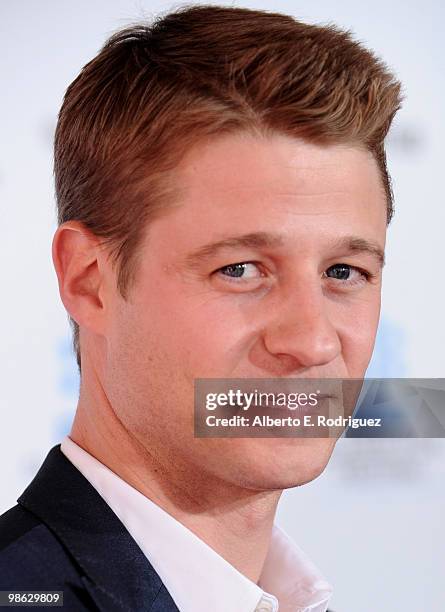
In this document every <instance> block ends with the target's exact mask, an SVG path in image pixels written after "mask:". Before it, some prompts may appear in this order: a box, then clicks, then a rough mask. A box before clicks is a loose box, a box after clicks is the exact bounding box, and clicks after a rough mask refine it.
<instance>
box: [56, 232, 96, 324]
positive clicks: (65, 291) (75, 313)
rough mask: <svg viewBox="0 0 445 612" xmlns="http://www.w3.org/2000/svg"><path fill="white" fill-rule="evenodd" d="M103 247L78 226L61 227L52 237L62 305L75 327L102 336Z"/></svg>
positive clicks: (94, 237) (93, 236) (90, 233)
mask: <svg viewBox="0 0 445 612" xmlns="http://www.w3.org/2000/svg"><path fill="white" fill-rule="evenodd" d="M102 250H103V247H101V246H100V240H99V238H98V237H97V236H95V235H94V234H92V232H90V231H89V230H88V229H87V228H86V227H85V226H84V225H83V224H82V223H81V222H79V221H67V222H65V223H62V224H61V225H60V226H59V227H58V228H57V231H56V233H55V234H54V238H53V243H52V258H53V263H54V267H55V270H56V274H57V279H58V283H59V293H60V297H61V299H62V302H63V305H64V306H65V308H66V310H67V312H68V313H69V314H70V316H71V317H72V318H73V319H74V320H75V321H76V322H77V323H78V325H79V326H82V327H85V328H88V329H90V330H91V331H92V332H94V333H97V334H100V335H102V334H103V331H104V323H105V320H104V318H105V308H104V303H103V295H102V294H103V293H105V292H103V287H104V285H105V282H104V281H105V279H104V270H102V266H101V262H103V260H104V258H103V254H102V256H101V252H102Z"/></svg>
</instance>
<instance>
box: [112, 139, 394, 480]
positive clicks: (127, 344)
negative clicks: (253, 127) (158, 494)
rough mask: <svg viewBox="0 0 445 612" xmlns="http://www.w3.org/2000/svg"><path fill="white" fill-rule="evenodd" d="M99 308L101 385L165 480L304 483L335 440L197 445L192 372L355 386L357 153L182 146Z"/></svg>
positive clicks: (364, 260)
mask: <svg viewBox="0 0 445 612" xmlns="http://www.w3.org/2000/svg"><path fill="white" fill-rule="evenodd" d="M175 178H176V181H177V184H178V185H180V188H181V196H180V204H179V206H177V207H175V208H171V209H169V210H168V211H167V212H166V213H165V214H164V215H163V216H162V217H160V218H158V219H157V220H155V221H153V222H152V223H151V224H150V225H149V227H148V228H147V232H146V236H145V241H144V243H143V245H142V247H141V249H142V250H141V259H140V261H141V264H140V269H139V271H138V277H137V282H136V284H135V285H134V287H133V289H132V292H131V295H130V298H129V300H128V301H124V300H123V299H122V298H120V296H119V294H118V293H117V292H116V293H115V295H114V297H113V300H112V302H111V304H110V309H109V319H108V328H107V338H106V344H105V346H106V349H105V350H106V354H104V356H103V357H104V359H103V373H102V375H103V386H104V390H105V393H106V394H107V397H108V399H109V401H110V402H111V405H112V407H113V409H114V410H115V412H116V414H117V415H118V417H119V418H120V420H121V421H122V423H123V424H124V425H125V427H126V428H127V429H128V430H129V431H130V432H131V433H132V434H134V435H135V436H136V438H137V439H138V440H139V442H141V444H142V445H143V446H144V447H145V448H146V449H147V450H148V452H149V453H150V454H151V455H152V456H154V457H156V460H157V461H158V462H159V464H160V465H161V466H162V467H163V468H164V469H166V470H171V469H172V467H173V468H174V469H175V470H178V471H183V472H185V471H187V472H189V473H190V474H194V475H195V476H194V478H197V479H198V478H199V477H201V476H203V475H204V476H212V477H217V478H218V479H222V480H224V481H226V482H230V483H232V484H235V485H237V486H238V485H241V486H243V487H247V488H250V489H265V490H268V489H281V488H286V487H291V486H295V485H297V484H302V483H304V482H307V481H308V480H311V479H312V478H314V477H316V476H317V475H318V474H319V473H320V472H321V471H322V470H323V468H324V467H325V465H326V463H327V461H328V459H329V456H330V454H331V452H332V448H333V445H334V443H335V441H334V440H333V439H321V438H320V439H312V440H310V439H305V440H304V439H298V438H293V439H283V438H281V439H280V438H274V439H270V438H269V439H264V438H257V439H244V438H232V439H202V438H194V436H193V387H194V379H195V378H246V377H247V378H280V377H285V378H290V377H303V378H305V377H307V378H325V377H327V378H334V377H339V378H346V377H354V378H360V377H362V376H363V375H364V373H365V370H366V367H367V365H368V362H369V360H370V357H371V353H372V349H373V345H374V339H375V333H376V328H377V323H378V318H379V311H380V291H381V261H380V259H379V256H378V250H380V251H381V252H383V250H384V246H385V234H386V200H385V194H384V191H383V187H382V184H381V179H380V176H379V172H378V169H377V164H376V162H375V160H374V159H373V158H372V157H371V155H370V154H369V153H368V152H365V151H363V150H361V149H358V148H352V147H340V146H329V147H327V146H316V145H313V144H308V143H304V142H301V141H297V140H295V139H292V138H289V137H285V136H279V135H275V136H273V137H268V138H259V137H258V138H254V137H253V136H248V135H242V134H240V135H229V136H225V137H220V138H218V139H215V140H213V141H211V142H208V143H206V144H200V145H197V146H196V147H195V148H194V149H192V150H191V151H189V153H188V154H187V155H186V157H185V158H184V159H183V161H182V162H181V164H180V166H179V168H178V169H177V172H176V173H175Z"/></svg>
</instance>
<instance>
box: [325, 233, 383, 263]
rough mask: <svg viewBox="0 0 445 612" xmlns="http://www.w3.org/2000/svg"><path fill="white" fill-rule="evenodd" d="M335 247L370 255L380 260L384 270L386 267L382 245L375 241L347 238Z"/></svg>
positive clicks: (338, 242)
mask: <svg viewBox="0 0 445 612" xmlns="http://www.w3.org/2000/svg"><path fill="white" fill-rule="evenodd" d="M333 246H334V248H336V249H341V250H345V251H352V253H368V254H369V255H372V256H373V257H375V258H376V259H377V260H378V262H379V264H380V266H381V267H382V268H383V266H384V265H385V253H384V251H383V249H382V248H381V247H380V245H379V244H378V243H377V242H374V241H373V240H366V239H365V238H359V237H358V236H346V237H344V238H341V239H340V240H338V241H337V242H335V243H334V245H333Z"/></svg>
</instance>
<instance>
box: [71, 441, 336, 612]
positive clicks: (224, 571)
mask: <svg viewBox="0 0 445 612" xmlns="http://www.w3.org/2000/svg"><path fill="white" fill-rule="evenodd" d="M61 450H62V452H63V453H64V454H65V456H66V457H67V458H68V459H69V460H70V461H71V463H72V464H73V465H74V466H75V467H76V468H77V469H78V470H79V471H80V472H81V473H82V474H83V476H84V477H85V478H86V479H87V480H88V481H89V482H90V484H91V485H92V486H93V487H94V488H95V489H96V490H97V492H98V493H99V494H100V495H101V497H102V498H103V499H104V500H105V502H106V503H107V504H108V505H109V506H110V508H111V509H112V510H113V512H114V513H115V514H116V515H117V516H118V517H119V519H120V520H121V522H122V523H123V524H124V526H125V527H126V529H127V530H128V532H129V533H130V535H131V536H132V537H133V539H134V540H135V541H136V543H137V544H138V546H139V547H140V548H141V550H142V552H143V553H144V555H145V556H146V557H147V558H148V559H149V561H150V563H151V565H152V566H153V568H154V569H155V571H156V573H157V574H158V575H159V577H160V578H161V580H162V582H163V583H164V585H165V586H166V588H167V590H168V591H169V593H170V595H171V596H172V598H173V599H174V601H175V603H176V605H177V606H178V608H179V609H180V610H181V612H196V611H197V610H212V611H213V612H227V610H230V611H231V612H254V611H255V610H258V611H259V610H260V609H261V610H263V609H264V610H271V611H273V610H274V609H276V607H277V606H276V603H275V598H276V599H277V600H278V601H279V610H280V612H325V610H326V608H327V604H328V601H329V598H330V596H331V594H332V587H331V586H330V585H329V584H328V583H327V582H326V580H325V579H324V578H323V577H322V576H321V574H320V573H319V571H318V570H317V569H316V567H315V566H314V564H313V563H312V562H311V561H310V560H309V559H308V558H307V556H306V555H305V553H304V552H303V551H302V550H301V549H300V548H299V547H297V546H296V544H295V543H294V542H293V541H292V540H291V539H290V538H289V537H288V536H287V535H286V534H285V532H284V531H283V530H282V529H281V528H279V527H278V526H277V525H274V527H273V530H272V537H271V542H270V546H269V550H268V553H267V557H266V560H265V563H264V566H263V571H262V573H261V576H260V579H259V581H258V584H255V583H254V582H252V581H251V580H249V579H248V578H247V577H246V576H244V575H243V574H241V573H240V572H239V571H238V570H237V569H236V568H235V567H233V566H232V565H231V564H230V563H228V562H227V561H226V560H225V559H224V558H223V557H221V556H220V555H219V554H218V553H216V552H215V551H214V550H213V549H212V548H211V547H210V546H208V545H207V544H206V543H205V542H204V541H203V540H201V539H200V538H198V537H197V536H196V535H195V534H194V533H193V532H192V531H190V530H189V529H188V528H186V527H185V526H184V525H182V524H181V523H180V522H179V521H177V520H176V519H175V518H173V517H172V516H171V515H170V514H168V513H167V512H166V511H165V510H163V509H162V508H160V507H159V506H158V505H156V504H155V503H154V502H152V501H151V500H150V499H148V498H147V497H145V496H144V495H142V493H140V492H139V491H138V490H137V489H135V488H134V487H132V486H131V485H129V484H128V483H126V482H125V481H124V480H122V479H121V478H120V477H119V476H117V474H115V473H114V472H112V471H111V470H110V469H109V468H107V467H106V466H105V465H104V464H102V463H100V462H99V461H97V459H95V458H94V457H93V456H92V455H90V454H89V453H87V452H86V451H85V450H83V449H82V448H81V447H80V446H78V445H77V444H76V443H75V442H73V441H72V440H71V438H69V437H68V436H67V437H66V438H64V440H63V441H62V444H61ZM191 585H193V586H192V587H191Z"/></svg>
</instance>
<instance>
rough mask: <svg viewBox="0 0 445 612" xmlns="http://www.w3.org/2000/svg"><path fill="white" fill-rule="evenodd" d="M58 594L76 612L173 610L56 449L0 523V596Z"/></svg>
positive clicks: (129, 542) (120, 529) (104, 508)
mask: <svg viewBox="0 0 445 612" xmlns="http://www.w3.org/2000/svg"><path fill="white" fill-rule="evenodd" d="M10 590H21V591H26V590H31V591H32V590H34V591H45V590H51V591H63V593H64V605H63V608H60V607H59V608H57V607H52V608H49V607H48V606H47V607H38V608H37V609H41V610H42V609H47V610H49V609H52V610H63V611H65V612H67V611H69V612H82V611H84V610H96V611H97V610H101V611H104V612H122V611H123V610H125V611H127V612H129V611H131V612H138V611H142V610H144V611H147V612H148V611H150V612H178V608H177V607H176V605H175V603H174V601H173V600H172V598H171V597H170V595H169V593H168V591H167V589H166V588H165V586H164V585H163V583H162V581H161V579H160V578H159V576H158V575H157V574H156V572H155V570H154V569H153V567H152V566H151V565H150V563H149V561H148V560H147V558H146V557H145V556H144V554H143V553H142V551H141V549H140V548H139V546H138V545H137V544H136V542H135V541H134V540H133V538H132V537H131V536H130V534H129V533H128V531H127V530H126V529H125V527H124V526H123V524H122V523H121V522H120V520H119V519H118V518H117V516H116V515H115V514H114V512H113V511H112V510H111V509H110V508H109V506H108V505H107V504H106V503H105V502H104V500H103V499H102V498H101V497H100V495H99V494H98V493H97V491H96V490H95V489H94V488H93V487H92V486H91V485H90V483H89V482H88V481H87V480H86V478H84V476H82V474H81V473H80V472H79V471H78V470H77V469H76V468H75V467H74V466H73V465H72V463H71V462H70V461H68V459H67V458H66V457H65V455H64V454H63V453H62V451H61V450H60V445H58V446H55V447H54V448H53V449H51V451H50V452H49V454H48V456H47V457H46V459H45V461H44V463H43V465H42V467H41V468H40V470H39V472H38V473H37V475H36V477H35V478H34V480H33V481H32V482H31V484H30V485H29V486H28V488H27V489H26V490H25V492H24V493H23V494H22V495H21V496H20V497H19V499H18V505H17V506H14V508H11V510H8V511H7V512H6V513H5V514H3V515H2V516H1V517H0V591H10Z"/></svg>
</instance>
